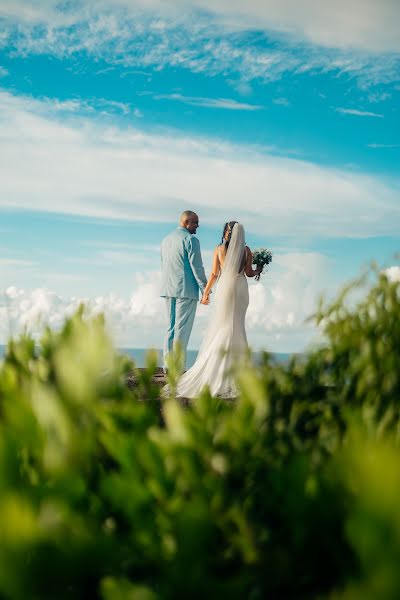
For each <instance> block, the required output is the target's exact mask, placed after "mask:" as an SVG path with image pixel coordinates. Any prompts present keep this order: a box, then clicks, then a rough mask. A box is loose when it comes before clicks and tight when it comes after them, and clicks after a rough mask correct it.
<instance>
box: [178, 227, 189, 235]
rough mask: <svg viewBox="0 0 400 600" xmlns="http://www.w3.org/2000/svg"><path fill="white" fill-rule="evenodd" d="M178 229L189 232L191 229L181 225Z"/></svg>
mask: <svg viewBox="0 0 400 600" xmlns="http://www.w3.org/2000/svg"><path fill="white" fill-rule="evenodd" d="M178 230H180V231H186V233H189V231H188V230H187V229H186V227H181V226H180V225H179V227H178Z"/></svg>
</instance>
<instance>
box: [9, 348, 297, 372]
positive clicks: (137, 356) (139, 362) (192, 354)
mask: <svg viewBox="0 0 400 600" xmlns="http://www.w3.org/2000/svg"><path fill="white" fill-rule="evenodd" d="M4 351H5V346H2V345H0V359H1V358H2V357H3V356H4ZM119 352H121V353H122V354H127V355H128V356H130V358H132V359H133V360H134V361H135V364H136V366H137V367H144V366H145V363H146V354H147V352H148V350H147V349H145V348H119ZM197 352H198V350H188V353H187V365H186V366H187V367H191V366H192V365H193V363H194V361H195V360H196V356H197ZM272 355H273V356H274V358H275V359H276V360H277V361H278V362H287V361H288V360H289V358H290V357H291V356H292V355H291V354H285V353H282V352H273V353H272ZM260 356H261V352H255V353H254V360H255V362H257V359H258V358H259V357H260ZM158 364H159V366H162V351H161V350H158Z"/></svg>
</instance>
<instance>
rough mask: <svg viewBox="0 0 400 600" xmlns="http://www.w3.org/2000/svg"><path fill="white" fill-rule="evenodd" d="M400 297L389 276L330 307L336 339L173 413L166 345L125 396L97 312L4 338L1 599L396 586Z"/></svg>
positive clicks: (119, 367)
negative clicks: (164, 366) (164, 393)
mask: <svg viewBox="0 0 400 600" xmlns="http://www.w3.org/2000/svg"><path fill="white" fill-rule="evenodd" d="M399 296H400V286H399V285H398V284H397V285H396V284H394V283H390V282H389V281H388V280H387V279H386V277H384V276H378V278H377V281H376V285H375V286H374V287H373V288H371V289H370V291H369V292H368V293H367V294H366V295H365V297H363V299H362V300H361V301H360V302H359V303H358V305H356V306H353V307H352V308H351V307H349V306H348V305H347V304H346V301H345V298H344V297H341V298H339V299H338V301H336V302H334V303H332V304H331V305H329V306H324V307H321V309H320V310H319V312H318V314H317V320H318V321H319V322H322V321H323V322H324V323H325V324H324V328H325V334H326V342H325V345H324V347H322V348H320V349H318V350H315V351H313V352H311V353H309V354H308V355H307V356H306V357H302V358H301V359H299V358H294V359H292V360H291V362H290V363H289V364H288V365H276V364H274V362H273V360H272V359H271V357H270V356H269V355H267V354H266V355H265V356H264V360H263V362H262V364H261V366H260V367H258V368H249V367H246V368H244V369H243V370H242V371H241V372H240V373H238V385H239V389H240V390H241V394H240V397H239V398H238V400H237V402H236V403H234V404H228V403H222V402H220V401H217V400H216V399H214V398H211V397H210V395H209V393H208V392H207V390H204V392H203V393H202V394H201V396H200V397H199V398H198V399H197V400H196V401H195V402H193V404H192V406H191V408H190V409H189V410H183V409H182V407H181V406H180V404H179V403H178V402H177V401H176V400H175V399H174V398H169V399H167V400H165V401H163V416H164V423H163V424H162V423H160V418H159V405H158V402H159V400H158V396H159V390H158V389H157V388H156V386H155V385H154V384H153V381H152V375H153V374H154V372H155V370H156V362H155V357H154V355H151V354H150V355H149V357H148V366H147V367H148V368H147V369H146V370H145V371H140V372H139V371H137V377H138V379H139V381H138V385H137V387H135V389H134V390H133V391H130V390H129V389H128V387H127V385H126V376H127V373H128V372H129V371H130V370H132V368H134V365H132V363H130V361H129V360H128V359H127V358H126V357H123V356H120V355H118V354H117V353H116V352H115V351H114V350H113V348H112V345H111V343H110V341H109V339H108V338H107V336H106V334H105V331H104V324H103V321H102V319H101V318H98V319H94V320H87V319H86V318H85V316H84V311H83V309H80V310H79V311H78V312H77V313H76V314H75V315H74V316H73V317H71V318H70V319H69V320H68V321H67V322H66V323H65V325H64V328H63V329H62V331H61V332H59V333H55V332H52V331H50V330H47V331H46V332H45V335H44V336H43V339H42V340H41V343H40V347H39V349H36V348H35V345H34V343H33V341H32V339H30V338H29V337H26V336H25V337H22V338H20V339H19V340H16V341H14V340H12V341H10V343H9V346H8V350H7V354H6V357H5V360H4V362H3V364H2V365H1V366H0V486H1V495H0V509H1V513H0V514H1V520H0V596H2V597H4V598H12V599H14V598H16V599H20V598H21V599H26V598H49V599H50V598H51V599H53V598H57V599H63V598H74V599H76V598H104V599H105V600H119V599H122V598H132V599H147V598H148V599H153V598H162V599H164V598H167V599H168V598H171V599H172V598H179V597H185V598H186V597H190V598H204V597H205V596H207V597H210V598H221V597H226V596H230V597H232V598H252V599H258V598H265V597H272V598H296V599H299V598H322V597H330V598H346V599H347V598H351V599H354V598H366V597H368V598H377V599H378V598H379V599H380V600H381V599H382V598H397V597H399V596H400V578H399V576H398V570H397V565H398V561H399V558H400V526H399V524H400V509H399V508H398V507H399V505H400V503H399V484H400V481H399V473H400V470H399V467H398V465H399V464H400V450H399V446H398V435H399V373H398V365H399V364H400V363H399V359H400V354H399V353H400V329H399V327H400V325H399V324H400V298H399ZM174 369H175V370H174ZM178 372H179V365H178V366H177V367H173V366H172V368H171V375H170V377H171V378H172V383H173V380H174V377H175V378H176V376H177V374H178Z"/></svg>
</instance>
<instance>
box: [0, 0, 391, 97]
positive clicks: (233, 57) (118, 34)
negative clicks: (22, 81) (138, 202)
mask: <svg viewBox="0 0 400 600" xmlns="http://www.w3.org/2000/svg"><path fill="white" fill-rule="evenodd" d="M399 7H400V4H398V3H397V2H396V3H395V2H393V1H392V0H382V2H380V3H379V4H378V3H377V1H376V0H354V1H353V2H351V3H348V2H345V0H338V1H337V2H335V3H330V4H329V5H328V4H327V3H318V2H317V1H316V0H297V1H296V0H282V2H279V3H278V2H276V1H275V0H263V1H261V0H249V1H248V2H246V3H243V2H239V0H236V1H235V0H233V1H231V0H229V1H228V0H213V1H212V2H211V0H201V1H200V0H174V1H172V0H171V1H170V2H162V1H161V0H160V1H156V2H151V1H148V0H146V1H140V0H85V1H81V2H74V3H71V4H67V3H63V4H59V3H58V2H56V1H55V0H54V1H51V0H47V1H46V0H45V1H44V2H41V1H39V0H37V1H36V2H34V3H32V2H29V3H28V2H27V0H12V1H11V0H8V1H7V0H3V2H2V6H0V16H1V15H3V16H5V17H6V18H7V20H6V21H5V26H6V28H5V32H4V34H3V36H2V37H3V40H2V41H1V40H0V45H1V44H3V46H7V47H8V48H9V49H10V50H11V51H12V52H13V53H14V52H16V53H17V54H21V55H23V56H25V55H27V54H30V53H34V54H36V53H38V54H43V53H44V54H51V55H56V56H58V57H63V58H70V57H72V56H74V55H77V54H80V53H85V54H89V55H90V56H91V57H92V58H94V59H95V60H97V59H99V58H100V59H102V60H105V61H107V62H108V63H110V64H112V65H119V66H121V65H123V66H124V67H125V68H129V69H130V70H132V68H133V69H134V70H136V71H137V70H141V71H144V74H146V70H147V71H150V70H151V69H156V70H161V69H163V68H165V67H173V68H185V69H189V70H191V71H194V72H202V73H204V74H206V75H208V76H214V75H216V74H222V75H224V76H227V79H229V80H230V81H232V82H233V81H234V80H235V79H237V81H236V83H233V85H234V87H235V88H236V89H246V88H248V85H247V84H248V82H249V81H253V80H259V81H262V82H268V81H273V80H276V79H279V78H281V77H282V76H283V75H285V74H287V73H304V72H309V73H321V72H333V73H347V74H348V75H349V76H350V77H355V78H357V80H358V81H359V84H360V85H361V86H363V87H369V86H371V85H374V84H376V83H383V84H388V83H390V82H393V81H394V82H396V81H399V62H400V59H399V56H398V52H400V41H399V39H400V38H399V36H398V26H397V23H398V21H399V12H400V8H399ZM207 10H208V12H207ZM250 30H257V31H263V30H264V31H265V32H266V36H267V38H268V39H272V41H273V42H274V44H273V46H272V47H271V46H270V47H268V45H266V44H264V43H262V41H261V42H260V41H259V42H257V43H255V42H254V38H252V37H251V34H250V37H248V36H247V33H248V32H249V31H250ZM232 34H234V35H232ZM321 46H325V48H323V47H321ZM360 50H361V52H360ZM377 52H378V54H376V53H377ZM379 52H385V54H382V55H379ZM388 52H391V54H388ZM79 68H82V65H81V64H80V65H79Z"/></svg>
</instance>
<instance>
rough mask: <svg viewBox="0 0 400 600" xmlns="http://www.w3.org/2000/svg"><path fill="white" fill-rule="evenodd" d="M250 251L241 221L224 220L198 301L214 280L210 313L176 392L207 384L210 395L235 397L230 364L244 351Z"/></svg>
mask: <svg viewBox="0 0 400 600" xmlns="http://www.w3.org/2000/svg"><path fill="white" fill-rule="evenodd" d="M252 260H253V257H252V253H251V250H250V248H249V247H248V246H246V242H245V234H244V228H243V225H241V224H240V223H238V222H237V221H230V222H229V223H226V224H225V227H224V231H223V235H222V241H221V244H220V245H219V246H217V247H216V248H215V251H214V257H213V267H212V273H211V275H210V278H209V280H208V282H207V286H206V288H205V290H204V293H203V297H202V299H201V301H200V302H201V304H209V303H210V300H209V296H210V292H211V288H212V287H213V286H214V284H215V283H216V281H217V280H218V285H217V292H216V295H215V307H214V313H213V315H212V316H211V319H210V323H209V326H208V328H207V331H206V334H205V336H204V340H203V343H202V345H201V348H200V350H199V353H198V355H197V358H196V362H195V363H194V365H193V366H192V367H191V368H190V369H189V370H188V371H186V373H184V374H183V375H182V376H181V377H180V378H179V380H178V383H177V388H176V395H177V397H182V398H195V397H196V396H198V394H199V393H200V392H201V390H202V389H203V388H204V387H205V386H208V387H209V389H210V392H211V394H212V395H213V396H218V397H220V398H236V397H237V395H238V392H237V389H236V385H235V378H234V374H233V368H234V366H235V364H237V363H238V361H240V359H242V358H244V357H245V355H246V353H247V349H248V346H247V337H246V329H245V316H246V311H247V307H248V305H249V288H248V283H247V279H246V276H247V277H254V276H255V275H258V274H259V273H261V269H256V270H254V271H253V268H252Z"/></svg>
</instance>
